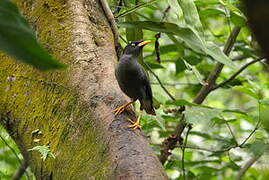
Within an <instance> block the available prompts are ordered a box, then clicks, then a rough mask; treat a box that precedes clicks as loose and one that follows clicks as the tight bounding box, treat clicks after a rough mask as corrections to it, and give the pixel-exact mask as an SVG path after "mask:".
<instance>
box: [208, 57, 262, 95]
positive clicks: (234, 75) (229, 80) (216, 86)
mask: <svg viewBox="0 0 269 180" xmlns="http://www.w3.org/2000/svg"><path fill="white" fill-rule="evenodd" d="M263 59H265V57H260V58H258V59H255V60H253V61H250V62H249V63H247V64H245V65H244V66H242V67H241V68H240V69H239V70H238V71H237V72H235V73H234V74H233V75H232V76H231V77H230V78H228V79H226V80H224V81H223V82H221V83H219V84H217V85H215V86H213V87H212V88H211V91H213V90H215V89H218V88H220V87H223V86H224V85H225V84H227V83H229V82H231V81H232V80H234V79H235V78H236V77H237V76H238V75H239V74H240V73H241V72H242V71H244V70H245V69H246V68H247V67H249V66H250V65H252V64H254V63H256V62H259V61H262V60H263Z"/></svg>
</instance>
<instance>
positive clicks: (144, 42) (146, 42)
mask: <svg viewBox="0 0 269 180" xmlns="http://www.w3.org/2000/svg"><path fill="white" fill-rule="evenodd" d="M148 43H150V41H142V42H141V43H139V44H138V45H137V46H145V45H146V44H148Z"/></svg>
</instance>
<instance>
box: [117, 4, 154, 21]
mask: <svg viewBox="0 0 269 180" xmlns="http://www.w3.org/2000/svg"><path fill="white" fill-rule="evenodd" d="M157 1H159V0H151V1H149V2H145V3H140V4H138V5H136V6H134V7H131V8H129V9H127V10H125V11H124V12H122V13H119V14H117V15H115V18H119V17H123V16H126V15H127V14H130V13H132V12H134V11H137V10H138V9H140V8H143V7H145V6H148V5H151V4H153V3H156V2H157Z"/></svg>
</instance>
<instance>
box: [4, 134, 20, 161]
mask: <svg viewBox="0 0 269 180" xmlns="http://www.w3.org/2000/svg"><path fill="white" fill-rule="evenodd" d="M0 138H1V140H2V141H3V142H4V143H5V145H6V146H7V147H8V148H9V149H10V150H11V151H12V152H13V154H14V155H15V157H16V158H17V159H18V161H19V163H20V164H21V165H22V161H21V159H20V158H19V156H18V155H17V153H16V151H15V149H14V148H13V147H11V146H10V145H9V144H8V143H7V141H6V140H5V139H4V138H3V137H2V136H1V135H0Z"/></svg>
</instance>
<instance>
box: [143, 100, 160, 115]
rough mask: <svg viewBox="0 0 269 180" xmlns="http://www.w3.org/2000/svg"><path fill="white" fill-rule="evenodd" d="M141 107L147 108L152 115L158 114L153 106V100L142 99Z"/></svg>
mask: <svg viewBox="0 0 269 180" xmlns="http://www.w3.org/2000/svg"><path fill="white" fill-rule="evenodd" d="M140 104H141V106H140V109H141V110H143V109H145V111H146V112H147V113H148V114H151V115H154V116H155V115H156V113H155V110H154V107H153V102H152V101H151V100H142V101H140Z"/></svg>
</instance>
